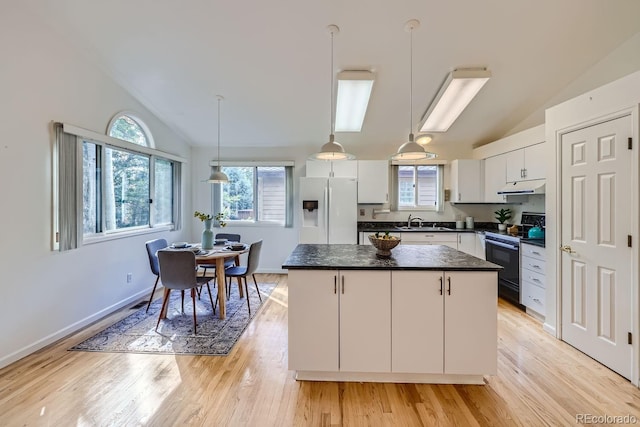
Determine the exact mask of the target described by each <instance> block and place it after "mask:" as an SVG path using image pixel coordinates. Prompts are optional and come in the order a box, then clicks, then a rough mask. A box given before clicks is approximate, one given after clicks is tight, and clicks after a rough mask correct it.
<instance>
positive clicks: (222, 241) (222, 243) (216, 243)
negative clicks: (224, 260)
mask: <svg viewBox="0 0 640 427" xmlns="http://www.w3.org/2000/svg"><path fill="white" fill-rule="evenodd" d="M226 244H227V239H216V240H215V245H226Z"/></svg>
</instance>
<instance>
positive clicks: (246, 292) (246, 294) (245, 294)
mask: <svg viewBox="0 0 640 427" xmlns="http://www.w3.org/2000/svg"><path fill="white" fill-rule="evenodd" d="M238 280H240V277H238ZM247 283H249V282H248V281H247V276H244V296H245V297H246V298H247V308H248V309H249V316H251V303H249V288H248V287H247Z"/></svg>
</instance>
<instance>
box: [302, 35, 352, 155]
mask: <svg viewBox="0 0 640 427" xmlns="http://www.w3.org/2000/svg"><path fill="white" fill-rule="evenodd" d="M327 31H329V33H330V34H331V87H330V91H329V95H330V98H331V117H330V134H329V142H327V143H326V144H324V145H323V146H322V148H321V149H320V152H318V153H315V154H312V155H310V156H309V160H353V159H355V158H356V156H354V155H353V154H349V153H347V152H346V151H345V149H344V147H343V146H342V144H340V143H339V142H336V140H335V135H334V134H333V132H334V129H335V117H334V116H335V114H334V108H333V105H334V102H333V36H334V35H335V34H338V33H339V32H340V28H338V26H337V25H329V26H328V27H327Z"/></svg>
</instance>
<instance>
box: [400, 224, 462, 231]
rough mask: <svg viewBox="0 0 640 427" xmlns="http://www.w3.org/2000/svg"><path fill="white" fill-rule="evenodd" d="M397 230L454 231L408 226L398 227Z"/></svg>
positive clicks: (444, 228) (442, 228)
mask: <svg viewBox="0 0 640 427" xmlns="http://www.w3.org/2000/svg"><path fill="white" fill-rule="evenodd" d="M396 229H397V230H402V231H452V229H451V228H447V227H407V226H406V225H403V226H397V227H396Z"/></svg>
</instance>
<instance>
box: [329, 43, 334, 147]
mask: <svg viewBox="0 0 640 427" xmlns="http://www.w3.org/2000/svg"><path fill="white" fill-rule="evenodd" d="M333 33H334V32H333V31H331V70H330V74H331V86H330V87H329V95H330V96H329V98H331V117H330V118H329V126H330V129H329V134H331V135H333V128H334V127H335V121H334V118H333V117H334V114H333Z"/></svg>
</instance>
